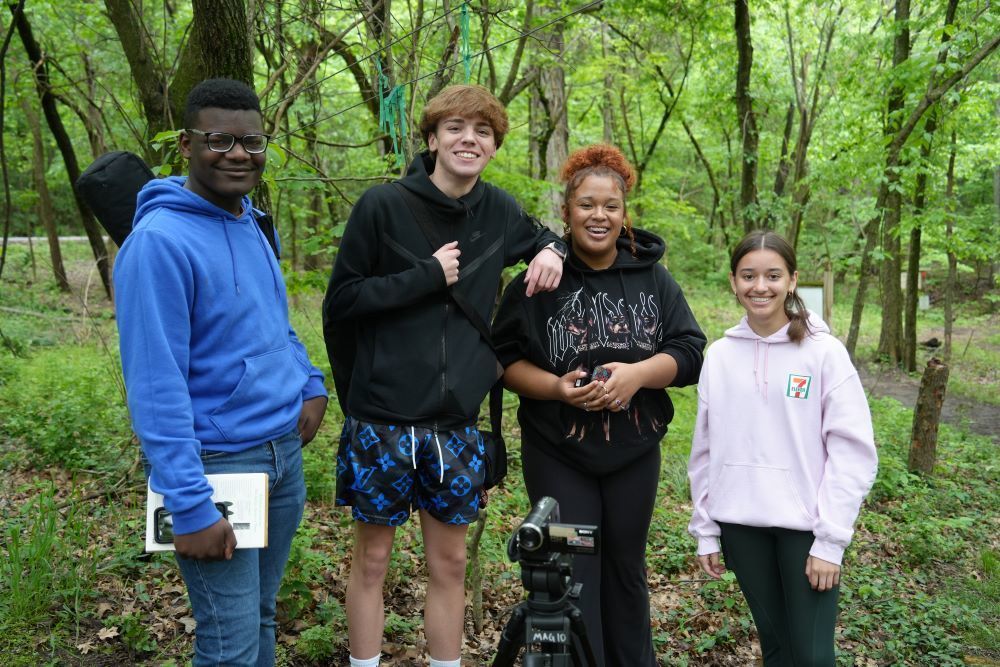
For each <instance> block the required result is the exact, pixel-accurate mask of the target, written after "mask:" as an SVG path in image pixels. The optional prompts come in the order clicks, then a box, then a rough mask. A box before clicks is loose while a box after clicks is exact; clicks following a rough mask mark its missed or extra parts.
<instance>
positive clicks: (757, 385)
mask: <svg viewBox="0 0 1000 667" xmlns="http://www.w3.org/2000/svg"><path fill="white" fill-rule="evenodd" d="M761 343H764V369H763V375H764V380H763V390H762V388H761V381H760V378H759V374H758V373H757V366H758V364H759V361H760V353H759V348H760V344H761ZM770 348H771V345H770V344H769V343H768V342H767V341H762V340H761V339H759V338H757V339H755V340H754V342H753V387H754V389H756V390H757V392H758V393H759V394H760V395H761V396H762V397H763V398H764V402H765V403H767V361H768V351H769V350H770Z"/></svg>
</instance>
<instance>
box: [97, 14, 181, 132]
mask: <svg viewBox="0 0 1000 667" xmlns="http://www.w3.org/2000/svg"><path fill="white" fill-rule="evenodd" d="M104 7H105V8H106V9H107V11H108V17H109V18H110V19H111V23H112V25H114V27H115V32H116V33H117V34H118V41H119V42H120V43H121V45H122V51H123V52H124V53H125V58H126V59H127V60H128V65H129V69H130V70H131V72H132V79H133V81H135V85H136V90H137V91H138V94H139V102H140V104H142V110H143V114H144V115H145V117H146V136H147V138H149V137H152V136H154V135H155V134H156V133H157V132H160V131H162V130H166V129H169V128H171V127H174V126H175V123H179V122H180V118H176V119H174V118H171V117H170V112H169V107H168V105H167V81H166V75H165V73H164V71H163V69H162V67H161V66H160V64H159V63H158V62H157V60H158V58H157V54H156V47H155V45H154V44H153V42H152V39H151V38H150V32H149V31H148V30H146V29H145V27H144V25H143V18H142V14H141V13H140V12H139V9H138V7H137V6H136V3H135V2H134V0H104ZM173 94H176V91H173Z"/></svg>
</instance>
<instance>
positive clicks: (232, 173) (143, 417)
mask: <svg viewBox="0 0 1000 667" xmlns="http://www.w3.org/2000/svg"><path fill="white" fill-rule="evenodd" d="M184 127H185V128H187V129H185V130H184V131H183V132H182V133H181V135H180V138H179V149H180V153H181V155H182V156H183V157H184V158H185V159H187V160H188V167H189V169H188V173H189V175H188V177H187V178H168V179H162V180H154V181H152V182H150V183H149V184H147V185H146V187H144V188H143V190H142V191H141V192H140V194H139V198H138V208H137V211H136V216H135V223H134V229H133V231H132V233H131V234H130V235H129V237H128V239H127V240H126V242H125V243H124V245H123V246H122V249H121V251H120V252H119V254H118V258H117V260H116V262H115V269H114V282H115V292H116V315H117V319H118V329H119V332H120V345H121V357H122V369H123V371H124V375H125V385H126V388H127V389H128V405H129V412H130V414H131V418H132V426H133V429H134V430H135V432H136V434H137V436H138V438H139V441H140V442H141V444H142V451H143V455H144V458H145V463H146V473H147V475H148V477H149V480H150V485H151V486H152V488H153V489H154V490H156V491H158V492H160V493H162V494H163V495H164V499H165V500H164V504H165V505H166V509H168V510H169V511H170V512H171V513H172V515H173V521H174V525H173V528H174V534H175V537H174V545H175V547H176V550H177V551H176V553H177V563H178V565H179V566H180V569H181V574H182V575H183V577H184V581H185V583H186V584H187V588H188V596H189V598H190V600H191V607H192V610H193V612H194V617H195V620H196V621H197V624H198V625H197V630H196V632H195V656H194V665H196V666H198V665H208V664H212V665H218V664H223V665H273V664H274V641H275V620H274V613H275V599H276V596H277V592H278V587H279V584H280V582H281V577H282V574H283V572H284V568H285V562H286V561H287V559H288V552H289V549H290V547H291V542H292V537H293V535H294V533H295V530H296V528H297V527H298V524H299V521H300V520H301V518H302V510H303V506H304V503H305V482H304V478H303V473H302V451H301V449H302V445H303V444H305V443H308V442H309V441H310V440H312V438H313V437H314V436H315V435H316V431H317V429H318V428H319V425H320V423H321V422H322V420H323V415H324V412H325V410H326V402H327V397H326V396H327V395H326V390H325V389H324V387H323V374H322V373H321V372H320V371H319V370H318V369H317V368H316V367H315V366H313V365H312V364H311V363H310V361H309V357H308V355H307V354H306V350H305V348H304V347H303V345H302V343H301V342H299V340H298V338H297V337H296V335H295V332H294V331H293V330H292V328H291V325H290V324H289V321H288V302H287V298H286V293H285V285H284V282H283V280H282V276H281V269H280V267H279V265H278V263H277V261H276V259H275V257H274V253H273V252H272V250H271V248H270V247H269V245H268V240H267V239H266V238H265V237H264V235H263V233H262V232H261V230H260V228H259V226H258V225H257V224H256V221H255V218H256V216H258V215H261V213H260V212H259V211H257V210H255V209H254V208H253V206H252V205H251V203H250V199H249V198H248V197H247V194H248V193H249V192H250V191H251V190H252V189H253V188H254V187H255V186H256V185H257V183H258V182H259V181H260V176H261V172H262V171H263V169H264V163H265V156H266V153H265V151H266V149H267V142H268V137H267V135H265V134H264V130H263V119H262V116H261V110H260V102H259V100H258V98H257V95H256V94H255V93H254V92H253V91H252V90H251V89H250V88H249V87H247V86H246V85H244V84H242V83H240V82H237V81H232V80H228V79H210V80H207V81H204V82H202V83H200V84H198V85H197V86H195V88H194V89H192V91H191V93H190V95H189V96H188V100H187V109H186V112H185V117H184ZM232 472H266V473H268V476H269V479H270V484H269V498H268V502H269V520H268V546H267V548H265V549H240V550H238V551H237V550H235V547H236V537H235V535H234V533H233V528H232V526H231V525H230V524H229V522H228V521H227V520H226V519H225V518H224V517H222V516H221V515H220V513H219V510H218V509H216V507H215V505H214V504H213V503H212V500H211V495H212V489H211V487H210V486H209V484H208V482H207V480H206V478H205V475H206V474H215V473H232Z"/></svg>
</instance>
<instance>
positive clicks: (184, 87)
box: [132, 0, 254, 126]
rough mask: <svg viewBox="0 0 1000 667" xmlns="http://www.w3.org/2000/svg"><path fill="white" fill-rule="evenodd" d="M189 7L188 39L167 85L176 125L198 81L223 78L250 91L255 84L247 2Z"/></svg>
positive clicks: (205, 1) (200, 0)
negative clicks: (168, 85) (235, 82)
mask: <svg viewBox="0 0 1000 667" xmlns="http://www.w3.org/2000/svg"><path fill="white" fill-rule="evenodd" d="M191 6H192V8H193V9H194V16H193V18H192V19H191V36H190V38H189V41H188V43H187V46H186V48H185V49H184V51H183V52H182V53H181V57H180V64H179V65H178V67H177V74H175V75H174V79H173V81H171V82H170V97H169V104H170V112H171V115H172V117H173V121H174V125H175V126H176V125H177V124H178V123H180V122H181V121H182V120H183V119H184V105H185V103H186V101H187V95H188V93H189V92H190V91H191V89H192V88H194V87H195V85H197V84H198V83H200V82H201V81H204V80H205V79H212V78H216V77H225V78H227V79H236V80H237V81H242V82H243V83H245V84H247V85H249V86H250V87H251V88H252V87H253V85H254V84H253V59H252V53H251V49H252V48H253V40H252V39H251V37H250V24H249V17H248V15H247V8H246V1H245V0H191ZM132 29H133V30H134V29H135V28H134V27H133V28H132ZM220 45H225V48H220Z"/></svg>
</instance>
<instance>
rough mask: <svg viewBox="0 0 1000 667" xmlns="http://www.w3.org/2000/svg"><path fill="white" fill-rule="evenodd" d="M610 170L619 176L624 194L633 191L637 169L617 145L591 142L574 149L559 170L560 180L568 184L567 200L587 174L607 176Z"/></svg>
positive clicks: (618, 179)
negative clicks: (588, 144) (583, 146)
mask: <svg viewBox="0 0 1000 667" xmlns="http://www.w3.org/2000/svg"><path fill="white" fill-rule="evenodd" d="M608 172H611V174H610V175H613V176H614V175H617V176H618V178H617V179H615V180H617V181H619V183H618V185H619V187H621V189H622V194H623V195H627V194H628V193H629V192H631V191H632V186H633V185H635V169H633V168H632V165H631V164H630V163H629V161H628V159H627V158H626V157H625V155H624V154H623V153H622V152H621V151H620V150H618V149H617V148H616V147H614V146H611V145H609V144H591V145H590V146H587V147H585V148H580V149H578V150H575V151H573V152H572V153H571V154H570V156H569V157H568V158H566V162H564V163H563V166H562V169H561V170H560V171H559V180H560V181H562V182H563V183H565V184H566V200H567V201H568V200H569V198H570V197H571V196H572V195H573V191H574V190H576V188H577V187H579V185H580V183H582V182H583V179H585V178H586V177H587V176H590V175H591V174H597V175H599V176H607V175H609V174H608Z"/></svg>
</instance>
